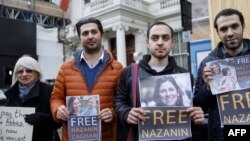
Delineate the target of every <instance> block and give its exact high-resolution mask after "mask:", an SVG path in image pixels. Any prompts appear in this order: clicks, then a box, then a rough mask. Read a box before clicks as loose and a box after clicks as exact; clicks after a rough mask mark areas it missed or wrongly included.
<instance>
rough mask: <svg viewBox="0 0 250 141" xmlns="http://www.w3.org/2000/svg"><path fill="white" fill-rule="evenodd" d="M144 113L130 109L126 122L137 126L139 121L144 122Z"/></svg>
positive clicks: (141, 110) (140, 110) (136, 109)
mask: <svg viewBox="0 0 250 141" xmlns="http://www.w3.org/2000/svg"><path fill="white" fill-rule="evenodd" d="M145 116H146V113H145V111H144V110H143V109H142V108H132V109H131V111H129V114H128V119H127V122H128V123H129V124H138V121H139V120H142V121H144V120H145Z"/></svg>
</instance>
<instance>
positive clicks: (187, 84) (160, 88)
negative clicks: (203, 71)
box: [139, 73, 192, 140]
mask: <svg viewBox="0 0 250 141" xmlns="http://www.w3.org/2000/svg"><path fill="white" fill-rule="evenodd" d="M139 87H140V89H139V90H140V102H141V107H142V108H143V109H144V110H145V112H146V116H145V121H141V122H139V140H180V139H185V138H189V137H191V136H192V135H191V119H190V117H189V115H188V113H187V112H186V110H187V108H189V107H190V106H192V89H191V81H190V74H189V73H180V74H172V75H163V76H151V77H147V78H140V79H139Z"/></svg>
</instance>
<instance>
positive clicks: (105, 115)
mask: <svg viewBox="0 0 250 141" xmlns="http://www.w3.org/2000/svg"><path fill="white" fill-rule="evenodd" d="M98 117H99V118H100V119H101V120H102V121H104V122H106V123H109V122H112V120H113V115H112V112H111V110H110V109H109V108H105V109H102V110H101V111H100V113H99V115H98Z"/></svg>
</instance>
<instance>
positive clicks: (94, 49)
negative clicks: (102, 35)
mask: <svg viewBox="0 0 250 141" xmlns="http://www.w3.org/2000/svg"><path fill="white" fill-rule="evenodd" d="M100 50H101V46H97V47H95V48H88V47H85V48H84V51H85V52H86V53H87V54H95V53H96V52H98V51H100Z"/></svg>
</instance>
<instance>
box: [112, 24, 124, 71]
mask: <svg viewBox="0 0 250 141" xmlns="http://www.w3.org/2000/svg"><path fill="white" fill-rule="evenodd" d="M112 29H113V31H116V54H117V60H118V61H119V62H120V63H121V64H122V65H123V67H126V66H127V57H126V43H125V31H127V30H128V27H126V26H123V25H122V24H119V25H116V26H114V27H113V28H112Z"/></svg>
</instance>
